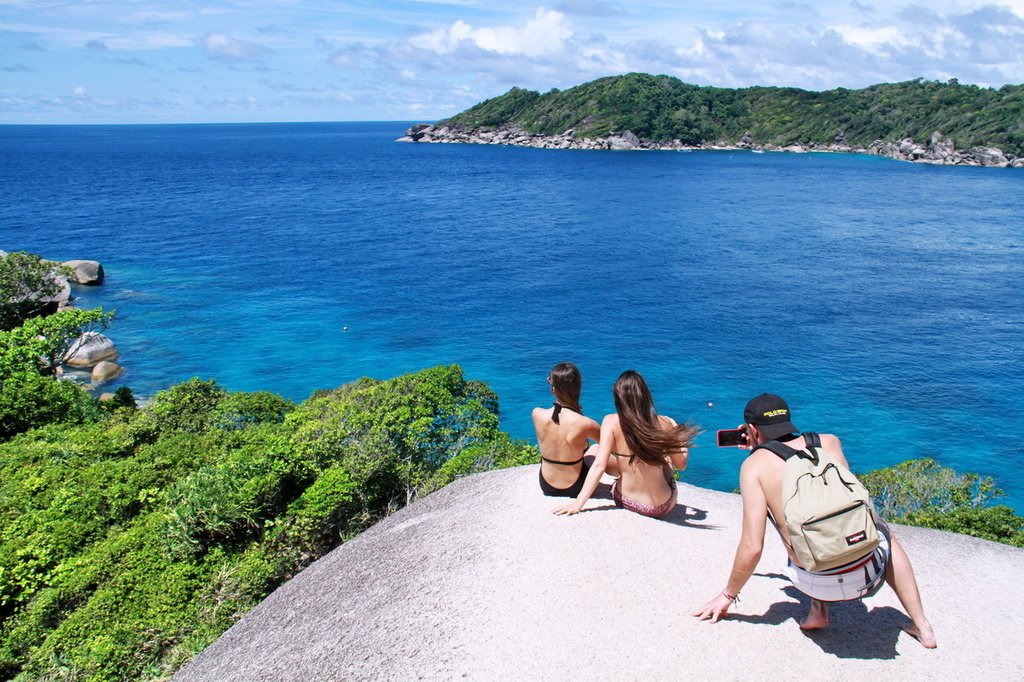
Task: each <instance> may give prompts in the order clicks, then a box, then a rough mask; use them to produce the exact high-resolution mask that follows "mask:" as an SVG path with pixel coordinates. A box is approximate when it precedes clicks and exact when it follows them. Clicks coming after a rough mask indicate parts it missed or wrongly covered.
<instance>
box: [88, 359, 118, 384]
mask: <svg viewBox="0 0 1024 682" xmlns="http://www.w3.org/2000/svg"><path fill="white" fill-rule="evenodd" d="M123 371H124V368H123V367H121V365H119V364H117V363H116V362H111V361H110V360H101V361H99V362H97V363H96V366H95V367H93V368H92V375H91V377H90V378H91V380H92V383H93V384H94V385H95V384H104V383H106V382H108V381H110V380H111V379H116V378H117V377H118V376H120V375H121V372H123Z"/></svg>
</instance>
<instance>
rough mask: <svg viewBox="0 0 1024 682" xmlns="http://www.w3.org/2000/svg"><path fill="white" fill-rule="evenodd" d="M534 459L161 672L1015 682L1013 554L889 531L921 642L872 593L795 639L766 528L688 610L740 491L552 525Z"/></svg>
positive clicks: (361, 545)
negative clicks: (921, 616)
mask: <svg viewBox="0 0 1024 682" xmlns="http://www.w3.org/2000/svg"><path fill="white" fill-rule="evenodd" d="M537 468H538V467H537V465H533V466H526V467H518V468H515V469H506V470H503V471H492V472H487V473H483V474H475V475H472V476H466V477H465V478H461V479H459V480H457V481H455V482H454V483H452V484H451V485H449V486H448V487H446V488H444V489H442V490H439V491H438V492H435V493H433V494H431V495H428V496H427V497H425V498H423V499H421V500H420V501H418V502H415V503H413V504H412V505H410V506H408V507H406V508H405V509H403V510H401V511H399V512H398V513H396V514H393V515H392V516H390V517H388V518H387V519H384V520H383V521H381V522H380V523H378V524H377V525H375V526H373V527H372V528H370V529H369V530H367V531H365V532H364V533H361V534H360V535H358V536H357V537H355V538H353V539H352V540H349V541H347V542H345V543H344V544H343V545H341V546H340V547H338V548H337V549H335V550H334V551H333V552H331V553H329V554H327V555H326V556H324V557H323V558H321V559H320V560H319V561H317V562H315V563H313V564H312V565H311V566H309V567H308V568H306V569H305V570H304V571H302V572H301V573H299V574H298V575H297V576H295V577H294V578H292V579H291V580H290V581H289V582H287V583H285V584H284V585H282V586H281V587H279V588H278V589H277V590H275V591H274V592H273V593H272V594H271V595H270V596H268V597H267V598H266V600H265V601H263V602H262V603H261V604H260V605H259V606H257V607H256V608H254V609H253V610H252V611H250V612H249V613H247V614H246V615H244V616H243V617H242V618H241V619H240V620H239V621H238V622H236V623H235V624H234V625H233V626H232V627H231V629H230V630H228V631H227V632H225V633H224V634H223V635H222V636H221V637H220V638H219V639H218V640H217V641H216V642H214V643H213V644H211V645H210V646H209V647H207V648H206V650H204V651H203V652H202V653H200V654H199V655H198V656H196V658H194V659H193V660H192V661H191V662H189V663H188V665H186V666H185V667H184V668H182V669H181V670H180V671H179V672H178V673H177V675H176V676H175V677H174V680H175V681H176V682H207V681H210V682H234V681H236V680H237V681H239V682H241V681H244V682H249V681H251V680H275V681H278V680H280V681H282V682H285V681H292V680H294V681H295V682H300V681H302V682H304V681H306V680H462V679H468V680H487V681H491V680H497V681H504V680H509V681H510V682H511V681H519V680H564V681H566V682H575V681H577V680H578V681H579V682H593V681H594V680H660V679H673V678H677V677H678V678H685V679H694V680H705V679H707V680H711V679H713V680H751V679H769V680H785V679H820V680H835V681H837V682H838V681H846V682H850V681H854V680H858V681H859V680H871V679H877V680H885V681H886V682H889V681H903V680H972V679H987V680H1000V681H1001V680H1019V679H1022V674H1021V673H1022V670H1024V662H1022V657H1021V655H1020V654H1019V653H1018V654H1014V653H1013V652H1014V651H1018V649H1017V646H1019V644H1018V642H1019V640H1020V636H1021V633H1022V617H1021V615H1020V614H1022V613H1024V590H1020V589H1016V588H1014V587H1013V585H1016V584H1017V583H1018V582H1019V581H1020V577H1021V576H1024V549H1020V548H1017V547H1009V546H1007V545H998V544H996V543H994V542H988V541H986V540H979V539H977V538H971V537H967V536H964V535H956V534H954V533H946V532H942V531H937V530H930V529H927V528H909V527H904V526H895V525H894V526H893V531H894V532H895V533H896V535H897V536H898V537H899V538H900V542H901V543H902V545H903V547H904V548H905V549H906V552H907V554H908V555H909V557H910V560H911V561H912V562H913V566H914V570H915V572H916V574H917V581H918V583H919V585H920V589H921V597H922V600H923V602H924V608H925V612H926V613H927V614H928V617H929V619H930V620H931V622H932V624H933V625H934V627H935V632H936V634H937V636H938V640H939V648H938V649H934V650H927V649H925V648H924V647H922V646H921V645H920V644H918V643H917V642H916V641H915V640H914V639H913V638H911V637H910V636H909V635H908V634H906V633H905V632H903V631H902V630H901V626H903V625H905V624H906V623H907V622H908V620H909V619H908V618H907V617H906V615H904V611H903V610H902V608H901V606H900V603H899V600H898V599H897V597H896V595H895V593H894V592H893V591H892V589H890V588H889V587H883V588H882V591H881V592H879V593H878V594H877V595H876V596H874V597H871V598H869V599H865V600H863V601H859V600H858V601H851V602H845V603H841V604H835V605H833V606H832V608H831V615H832V624H831V627H829V628H828V629H827V630H823V631H817V632H813V633H805V632H803V631H802V630H800V628H799V625H798V621H799V620H800V619H801V618H803V616H804V614H805V613H806V612H807V609H808V606H809V601H810V600H809V599H807V598H806V597H804V596H803V595H801V594H800V593H798V592H797V591H796V590H795V589H794V588H793V587H792V585H791V584H790V582H789V581H788V580H787V579H786V577H785V576H784V575H783V574H782V569H783V568H784V567H785V566H786V552H785V549H784V548H783V546H782V543H781V542H780V541H779V540H778V538H777V537H775V533H772V532H769V533H768V534H767V535H768V536H767V537H766V538H765V543H764V550H763V556H762V558H761V562H760V565H759V566H758V569H757V571H756V572H755V573H754V576H753V577H752V578H751V579H750V581H749V582H748V583H747V584H746V586H745V588H744V590H743V595H742V601H739V602H738V603H737V604H735V605H734V606H733V608H732V609H730V613H729V615H728V616H727V617H726V618H725V620H723V621H721V622H719V623H716V624H714V625H712V624H710V623H706V622H701V621H699V620H697V619H696V618H693V617H691V616H690V613H691V612H692V611H693V610H694V609H695V608H697V607H699V606H700V605H701V604H703V603H704V601H705V600H707V599H708V598H710V597H712V596H713V595H715V594H716V593H718V592H719V591H720V590H721V589H722V586H723V584H724V582H725V580H726V579H727V578H728V577H729V570H730V568H731V566H732V562H733V554H734V552H735V549H736V542H737V539H738V538H739V537H740V531H741V529H742V525H743V513H742V504H741V501H740V497H739V495H733V494H730V493H722V492H715V491H710V490H704V489H702V488H696V487H694V486H691V485H687V484H685V483H680V484H679V491H678V498H679V504H678V505H677V506H676V508H675V510H673V511H672V513H671V514H669V516H668V517H666V518H665V519H662V520H655V519H649V518H646V517H642V516H640V515H638V514H633V513H631V512H627V511H625V510H623V509H617V508H616V507H615V505H614V503H613V502H612V500H611V494H610V492H609V489H608V485H607V483H602V484H601V485H600V486H599V488H598V492H597V494H595V496H594V497H593V498H592V499H591V500H590V502H588V503H587V507H586V509H585V511H584V512H583V513H582V514H578V515H576V516H572V517H558V516H554V515H553V514H552V513H551V509H552V507H554V506H556V505H557V504H558V503H557V502H555V501H554V500H553V499H552V498H550V497H544V496H543V495H542V494H541V493H540V490H538V488H537ZM229 577H230V578H231V579H235V574H231V575H230V576H229ZM970 605H975V606H976V608H970ZM985 606H988V608H985ZM569 621H571V622H572V623H579V624H581V625H580V626H575V627H567V626H566V623H567V622H569ZM623 633H628V636H623ZM556 634H557V636H555V635H556ZM597 651H599V652H600V655H595V652H597ZM780 652H784V655H780Z"/></svg>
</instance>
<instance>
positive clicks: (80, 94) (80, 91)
mask: <svg viewBox="0 0 1024 682" xmlns="http://www.w3.org/2000/svg"><path fill="white" fill-rule="evenodd" d="M75 97H85V88H84V87H82V86H81V85H79V86H78V87H77V88H75Z"/></svg>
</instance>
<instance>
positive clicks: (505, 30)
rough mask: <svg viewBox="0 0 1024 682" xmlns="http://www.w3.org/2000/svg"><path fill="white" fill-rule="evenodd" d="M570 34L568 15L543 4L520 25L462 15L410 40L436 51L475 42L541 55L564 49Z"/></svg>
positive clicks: (515, 52) (494, 49) (495, 48)
mask: <svg viewBox="0 0 1024 682" xmlns="http://www.w3.org/2000/svg"><path fill="white" fill-rule="evenodd" d="M571 38H572V29H571V28H570V27H569V23H568V22H567V21H566V18H565V15H564V14H562V13H561V12H556V11H555V10H548V9H544V8H543V7H540V8H538V9H537V13H536V14H535V15H534V17H533V19H530V20H529V21H527V22H526V23H525V24H523V25H522V26H521V27H517V26H497V27H494V28H473V27H472V26H471V25H469V24H467V23H466V22H464V21H462V20H461V19H459V20H457V21H455V22H454V23H453V24H452V25H451V26H450V27H448V28H439V29H437V30H435V31H431V32H430V33H421V34H419V35H416V36H413V37H412V38H411V39H410V40H409V43H410V44H411V45H413V46H414V47H418V48H420V49H424V50H430V51H432V52H435V53H437V54H447V53H450V52H456V51H458V50H460V49H461V48H463V47H466V46H472V47H476V48H478V49H481V50H485V51H487V52H495V53H497V54H502V55H525V56H527V57H539V56H542V55H547V54H552V53H555V52H558V51H560V50H562V49H563V47H564V46H565V44H566V42H567V41H569V39H571Z"/></svg>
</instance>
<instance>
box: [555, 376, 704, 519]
mask: <svg viewBox="0 0 1024 682" xmlns="http://www.w3.org/2000/svg"><path fill="white" fill-rule="evenodd" d="M612 395H613V397H614V399H615V414H609V415H607V416H606V417H605V418H604V421H602V422H601V435H600V447H599V448H598V450H597V455H596V456H595V458H594V463H593V465H591V467H590V473H589V474H587V480H586V482H585V483H584V484H583V488H582V490H581V491H580V494H579V495H577V496H576V500H575V501H573V502H571V503H569V504H566V505H563V506H561V507H559V508H557V509H555V510H554V513H555V514H567V515H571V514H577V513H579V511H580V510H581V509H583V505H584V504H586V502H587V500H588V499H590V496H591V495H593V494H594V490H595V489H596V488H597V484H598V482H599V481H600V480H601V475H602V474H604V473H605V472H607V473H608V474H610V475H612V476H618V478H617V479H616V481H615V483H613V484H612V498H613V499H614V500H615V504H616V505H617V506H619V507H622V508H624V509H628V510H630V511H633V512H636V513H637V514H643V515H644V516H651V517H654V518H661V517H663V516H665V515H667V514H668V513H669V512H670V511H672V509H673V508H674V507H675V506H676V477H675V472H676V471H677V470H678V471H682V470H683V469H685V468H686V463H687V459H688V457H689V449H688V448H689V447H690V443H691V442H692V441H693V437H694V436H695V435H696V434H697V433H698V432H699V429H698V428H697V427H695V426H691V425H688V424H676V422H675V421H673V420H672V419H670V418H669V417H663V416H661V415H659V414H658V412H657V411H656V410H655V409H654V398H653V397H652V396H651V390H650V389H649V388H648V387H647V382H646V381H644V378H643V377H642V376H640V373H639V372H637V371H635V370H632V369H630V370H626V371H625V372H623V373H622V374H621V375H620V376H619V378H618V380H617V381H616V382H615V387H614V388H613V389H612Z"/></svg>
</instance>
